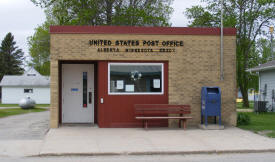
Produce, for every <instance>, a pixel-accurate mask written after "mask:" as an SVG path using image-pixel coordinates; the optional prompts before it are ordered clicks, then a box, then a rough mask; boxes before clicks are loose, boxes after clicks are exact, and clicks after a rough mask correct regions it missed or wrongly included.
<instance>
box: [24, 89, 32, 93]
mask: <svg viewBox="0 0 275 162" xmlns="http://www.w3.org/2000/svg"><path fill="white" fill-rule="evenodd" d="M24 93H33V89H24Z"/></svg>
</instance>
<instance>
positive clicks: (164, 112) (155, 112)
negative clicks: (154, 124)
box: [135, 104, 192, 129]
mask: <svg viewBox="0 0 275 162" xmlns="http://www.w3.org/2000/svg"><path fill="white" fill-rule="evenodd" d="M135 113H136V117H135V118H136V119H137V120H142V122H143V127H144V128H146V129H147V128H148V121H149V120H155V119H167V120H169V119H179V127H181V123H183V128H184V129H186V120H187V119H192V117H190V116H184V115H185V114H191V108H190V105H169V104H137V105H135ZM169 114H179V115H180V116H168V115H169Z"/></svg>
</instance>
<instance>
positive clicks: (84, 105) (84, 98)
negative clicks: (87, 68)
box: [83, 72, 88, 107]
mask: <svg viewBox="0 0 275 162" xmlns="http://www.w3.org/2000/svg"><path fill="white" fill-rule="evenodd" d="M87 88H88V87H87V72H83V107H87V97H88V92H87Z"/></svg>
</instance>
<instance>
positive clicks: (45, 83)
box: [0, 68, 50, 104]
mask: <svg viewBox="0 0 275 162" xmlns="http://www.w3.org/2000/svg"><path fill="white" fill-rule="evenodd" d="M0 86H1V87H2V103H3V104H18V103H19V101H20V100H21V99H22V98H24V97H31V98H32V99H34V100H35V102H36V103H37V104H49V103H50V78H49V77H45V76H42V75H40V74H39V73H38V72H37V71H36V70H34V69H33V68H32V69H30V70H28V71H26V72H25V73H24V74H23V75H5V76H4V77H3V79H2V81H1V83H0Z"/></svg>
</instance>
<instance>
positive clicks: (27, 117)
mask: <svg viewBox="0 0 275 162" xmlns="http://www.w3.org/2000/svg"><path fill="white" fill-rule="evenodd" d="M48 129H49V111H44V112H36V113H28V114H22V115H14V116H9V117H5V118H0V130H1V131H0V140H9V139H10V140H28V139H30V140H37V139H43V137H44V136H45V133H46V132H47V131H48Z"/></svg>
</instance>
